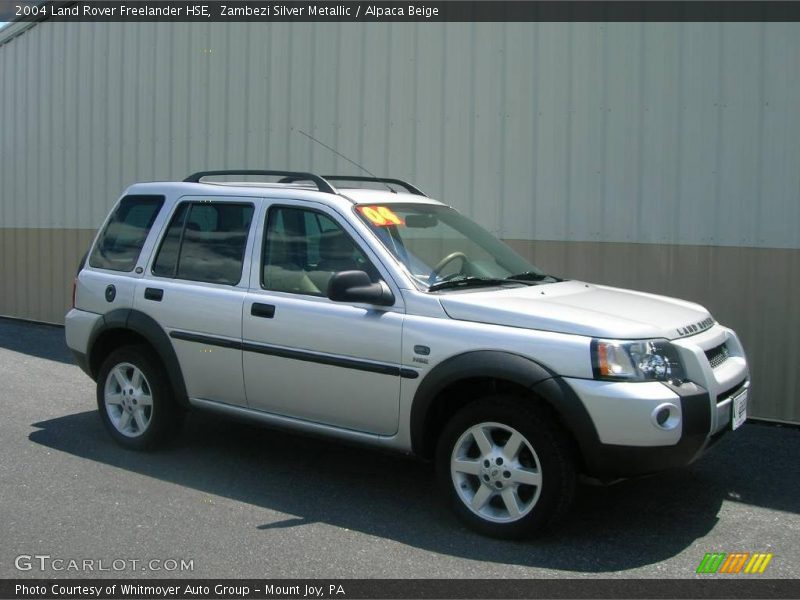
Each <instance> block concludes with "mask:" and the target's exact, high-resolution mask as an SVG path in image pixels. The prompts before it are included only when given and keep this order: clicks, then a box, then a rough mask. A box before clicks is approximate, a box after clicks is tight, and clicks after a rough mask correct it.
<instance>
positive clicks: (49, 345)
mask: <svg viewBox="0 0 800 600" xmlns="http://www.w3.org/2000/svg"><path fill="white" fill-rule="evenodd" d="M0 348H5V349H7V350H11V351H12V352H19V353H21V354H28V355H29V356H35V357H37V358H44V359H46V360H55V361H58V362H60V363H65V364H73V363H74V361H73V360H72V354H71V353H70V351H69V348H67V344H66V342H65V341H64V328H63V327H61V326H60V325H48V324H45V323H31V322H29V321H19V320H16V319H7V318H5V317H0Z"/></svg>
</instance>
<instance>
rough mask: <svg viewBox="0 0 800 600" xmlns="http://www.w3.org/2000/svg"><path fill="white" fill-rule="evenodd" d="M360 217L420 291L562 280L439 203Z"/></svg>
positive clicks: (362, 211)
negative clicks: (489, 284) (398, 261)
mask: <svg viewBox="0 0 800 600" xmlns="http://www.w3.org/2000/svg"><path fill="white" fill-rule="evenodd" d="M355 208H356V212H357V213H358V215H359V217H360V218H361V219H362V220H363V221H364V223H366V224H367V226H369V228H370V229H371V230H372V231H373V232H374V233H375V235H376V236H377V237H378V239H380V240H381V242H383V244H384V245H385V246H386V248H388V249H389V251H390V252H391V253H392V254H394V255H395V256H396V257H397V258H398V260H400V262H401V263H403V264H404V265H405V266H406V267H407V268H408V271H409V272H410V273H411V275H412V276H413V277H414V279H415V280H416V281H417V282H418V283H419V284H420V287H422V288H424V289H428V290H431V291H433V290H436V289H444V288H445V287H456V285H452V286H447V285H445V283H446V282H452V283H453V284H467V283H487V284H488V283H505V282H506V281H507V282H508V283H522V282H523V281H524V282H525V283H530V282H544V281H545V280H552V281H559V280H558V279H556V278H554V277H550V276H548V275H546V274H545V273H543V272H542V271H541V270H539V269H537V268H536V267H535V266H533V265H532V264H531V263H529V262H528V261H527V260H525V259H524V258H522V257H521V256H520V255H519V254H517V253H516V252H514V251H513V250H512V249H511V248H509V247H508V246H506V245H505V244H504V243H503V242H501V241H500V240H498V239H497V238H496V237H494V236H493V235H492V234H491V233H489V232H488V231H486V230H485V229H483V228H482V227H481V226H479V225H478V224H477V223H475V222H473V221H471V220H470V219H468V218H467V217H465V216H463V215H462V214H460V213H459V212H458V211H456V210H454V209H452V208H450V207H447V206H440V205H435V204H389V205H374V204H362V205H358V206H356V207H355Z"/></svg>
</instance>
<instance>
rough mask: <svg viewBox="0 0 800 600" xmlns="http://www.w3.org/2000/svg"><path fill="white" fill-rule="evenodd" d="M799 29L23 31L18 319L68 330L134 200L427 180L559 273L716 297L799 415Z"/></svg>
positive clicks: (3, 230)
mask: <svg viewBox="0 0 800 600" xmlns="http://www.w3.org/2000/svg"><path fill="white" fill-rule="evenodd" d="M798 72H800V24H796V23H725V24H722V23H530V24H526V23H515V24H510V23H483V24H473V23H451V24H447V23H440V24H430V23H422V24H413V23H403V24H369V25H364V24H356V23H342V24H314V23H305V24H287V23H280V24H267V25H261V24H249V23H239V24H222V23H220V24H207V23H191V24H190V23H178V24H168V23H141V24H135V25H130V24H129V25H125V24H119V23H80V24H67V23H52V22H43V23H39V24H35V25H34V26H32V27H29V28H27V26H22V25H19V24H15V25H12V26H11V27H10V28H8V29H6V30H3V31H2V32H0V108H2V115H3V118H2V119H0V251H2V257H0V315H9V316H15V317H21V318H27V319H36V320H44V321H50V322H55V323H59V322H62V320H63V314H64V312H65V311H66V309H67V307H68V305H69V300H70V291H71V282H72V278H73V276H74V271H75V268H76V266H77V263H78V261H79V259H80V257H81V256H82V254H83V252H84V251H85V249H86V247H87V245H88V243H89V241H90V239H91V237H92V236H93V235H94V231H95V229H96V228H97V226H98V225H99V224H100V223H101V221H102V219H103V218H104V217H105V215H106V214H107V212H108V209H109V207H110V206H111V205H112V204H113V202H114V201H115V200H116V198H117V197H118V196H119V195H120V194H121V192H122V190H123V189H124V188H125V187H126V186H127V185H130V184H131V183H133V182H136V181H146V180H163V179H170V180H174V179H181V178H183V177H184V176H186V175H187V174H188V173H190V172H193V171H197V170H202V169H210V168H287V169H297V170H312V171H315V172H321V173H324V172H338V173H345V174H347V173H353V172H354V171H355V168H354V167H352V166H351V165H350V164H349V163H348V162H347V161H345V160H343V159H341V158H338V157H336V156H335V155H334V154H332V153H331V152H329V151H328V150H326V149H324V148H322V147H321V146H318V145H314V144H312V143H310V142H309V141H308V139H307V138H306V137H304V136H303V135H301V134H300V133H299V130H303V131H306V132H308V133H311V134H312V135H314V136H316V137H318V138H320V139H321V140H323V141H324V142H326V143H327V144H330V145H333V146H334V147H336V148H337V149H338V150H339V151H340V152H342V153H344V154H346V155H347V156H349V157H351V158H353V159H354V160H356V161H357V162H360V163H362V164H364V165H365V166H366V167H367V168H368V169H370V170H371V171H373V172H376V173H378V174H385V175H387V176H395V177H401V178H405V179H408V180H410V181H413V182H415V183H416V184H418V185H419V186H420V187H421V188H422V189H424V190H426V191H427V192H429V193H430V194H431V195H432V196H434V197H438V198H441V199H443V200H445V201H446V202H448V203H450V204H452V205H454V206H456V207H457V208H459V209H461V210H463V211H464V212H466V213H467V214H469V215H470V216H472V217H473V218H475V219H476V220H478V221H479V222H481V223H482V224H483V225H484V226H486V227H487V228H489V229H490V230H492V231H493V232H494V233H495V234H497V235H498V236H500V237H501V238H503V239H506V240H509V241H510V243H511V244H512V245H513V246H514V247H516V248H517V249H518V250H520V251H521V252H522V253H523V254H525V255H527V256H529V257H530V258H531V259H532V260H533V262H535V263H536V264H538V265H540V266H542V267H543V268H545V269H546V270H549V271H553V272H555V273H559V274H562V275H564V276H567V277H573V278H580V279H586V280H588V281H594V282H598V283H608V284H612V285H620V286H624V287H631V288H636V289H643V290H648V291H653V292H658V293H664V294H669V295H673V296H678V297H683V298H687V299H691V300H695V301H698V302H701V303H702V304H704V305H705V306H707V307H708V308H709V309H710V310H711V311H712V313H713V314H714V315H715V317H717V318H718V319H719V320H720V321H721V322H723V323H725V324H727V325H730V326H732V327H733V328H735V329H736V330H737V331H738V332H739V333H740V334H741V335H742V337H743V339H744V343H745V346H746V349H747V351H748V355H749V358H750V361H751V363H752V365H753V404H752V412H753V414H755V415H758V416H761V417H765V418H772V419H783V420H789V421H794V422H799V421H800V401H799V400H798V399H797V392H798V371H797V369H796V365H797V364H798V356H797V354H798V350H797V349H796V348H797V344H796V343H795V342H794V338H795V337H796V336H797V334H798V333H799V332H800V309H798V306H797V303H796V301H795V299H796V298H797V297H798V291H800V290H798V287H799V286H800V284H799V283H798V280H799V279H800V268H799V267H800V264H798V263H799V260H800V259H798V252H800V250H799V249H800V180H798V176H797V165H798V164H800V111H798V110H797V107H798V106H800V78H798V77H794V76H793V74H795V73H798Z"/></svg>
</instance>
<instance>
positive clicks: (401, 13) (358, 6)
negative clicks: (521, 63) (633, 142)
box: [0, 0, 800, 23]
mask: <svg viewBox="0 0 800 600" xmlns="http://www.w3.org/2000/svg"><path fill="white" fill-rule="evenodd" d="M16 4H27V5H29V6H30V5H31V4H32V3H31V2H24V1H22V0H20V1H19V2H15V1H14V0H0V21H41V20H43V19H47V20H54V21H76V22H77V21H117V22H143V21H162V22H169V21H175V22H178V21H201V22H232V21H240V22H241V21H249V22H262V23H265V22H276V21H331V22H335V21H355V22H367V23H369V22H397V21H418V22H441V21H451V22H480V21H483V22H544V21H549V22H567V21H593V22H609V21H616V22H642V21H650V22H668V21H713V22H722V21H740V22H743V21H793V22H794V21H800V1H798V0H497V1H493V0H451V1H447V0H444V1H443V0H438V1H431V2H426V1H424V0H406V1H401V2H394V1H387V0H383V1H378V2H363V1H353V0H341V1H337V0H328V1H324V0H316V1H315V0H310V1H301V2H289V1H282V0H277V1H276V0H231V1H229V2H221V1H217V0H209V1H204V0H147V1H142V0H130V1H129V2H125V3H121V2H119V1H118V0H114V1H111V0H79V1H77V2H63V1H61V2H59V1H55V0H50V1H49V2H45V3H44V4H43V5H42V6H43V7H44V8H43V9H41V8H39V9H37V12H35V13H32V14H28V15H24V14H23V15H22V16H20V15H19V14H18V12H19V11H17V10H16V8H15V5H16ZM121 4H126V5H127V6H128V7H133V8H137V7H150V8H153V9H162V10H167V11H168V12H167V16H164V13H163V12H160V13H158V14H146V12H145V13H142V14H132V13H131V12H130V11H129V12H127V13H126V14H122V13H121V8H120V5H121ZM223 6H227V7H233V8H240V9H243V10H245V11H246V14H225V13H224V11H223ZM190 7H191V10H189V8H190ZM198 7H205V10H204V11H203V12H197V8H198ZM112 8H113V9H114V10H113V11H112V12H110V13H109V9H112ZM42 10H44V12H42ZM66 10H68V11H72V12H70V13H69V14H67V13H66V12H64V11H66ZM103 11H105V12H106V14H105V15H104V14H103ZM59 13H60V14H59ZM72 13H77V14H72Z"/></svg>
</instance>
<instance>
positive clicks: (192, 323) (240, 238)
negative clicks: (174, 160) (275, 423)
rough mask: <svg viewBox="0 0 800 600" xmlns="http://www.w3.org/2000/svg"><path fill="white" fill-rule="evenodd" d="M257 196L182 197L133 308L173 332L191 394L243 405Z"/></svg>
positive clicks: (139, 289) (189, 393)
mask: <svg viewBox="0 0 800 600" xmlns="http://www.w3.org/2000/svg"><path fill="white" fill-rule="evenodd" d="M254 211H255V202H254V199H253V198H236V197H224V198H220V197H213V198H202V197H189V196H187V197H183V198H181V200H180V201H179V202H178V203H177V204H176V206H175V209H174V211H173V213H172V215H171V217H170V220H169V223H168V225H167V227H166V229H165V231H164V234H163V236H162V239H161V241H160V245H159V247H158V249H157V251H156V252H155V253H154V258H153V260H152V262H151V264H150V265H148V267H147V269H146V273H145V276H144V277H143V278H142V279H141V280H140V281H139V284H138V286H137V289H136V294H135V300H134V308H135V309H137V310H140V311H142V312H144V313H146V314H148V315H150V316H152V317H153V318H154V319H155V320H156V321H157V322H158V323H160V324H161V326H162V327H164V329H165V330H166V331H167V334H168V335H169V336H170V338H171V341H172V344H173V346H174V348H175V352H176V354H177V356H178V361H179V363H180V366H181V370H182V372H183V375H184V379H185V382H186V390H187V392H188V395H189V397H190V398H198V399H203V400H214V401H217V402H225V403H228V404H236V405H244V404H246V398H245V393H244V381H243V377H242V351H241V335H242V304H243V302H244V297H245V294H246V291H247V286H248V283H249V281H248V280H249V270H246V269H245V268H244V265H245V264H249V256H250V253H251V252H252V233H251V229H252V228H253V227H252V224H253V214H254Z"/></svg>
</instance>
